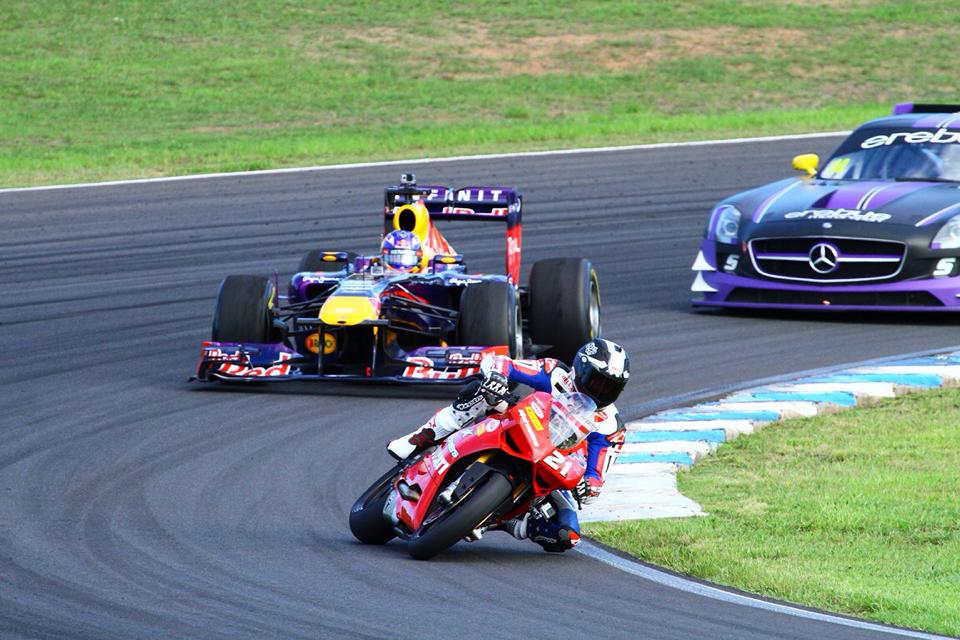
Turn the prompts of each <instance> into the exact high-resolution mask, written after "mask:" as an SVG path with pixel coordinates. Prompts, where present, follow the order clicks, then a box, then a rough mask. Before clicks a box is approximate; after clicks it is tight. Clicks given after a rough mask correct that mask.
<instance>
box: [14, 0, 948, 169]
mask: <svg viewBox="0 0 960 640" xmlns="http://www.w3.org/2000/svg"><path fill="white" fill-rule="evenodd" d="M0 24H3V29H2V30H0V99H2V108H0V147H2V148H3V151H4V153H2V154H0V186H13V185H25V184H37V183H49V182H64V181H75V180H96V179H104V178H116V177H133V176H151V175H164V174H179V173H191V172H203V171H219V170H242V169H260V168H268V167H280V166H294V165H303V164H324V163H334V162H346V161H360V160H371V159H387V158H398V159H402V158H409V157H419V156H423V155H432V156H441V155H453V154H460V153H473V152H488V151H503V150H522V149H546V148H562V147H575V146H585V145H599V144H630V143H639V142H651V141H662V140H682V139H691V138H702V137H724V136H731V135H759V134H769V133H786V132H799V131H814V130H835V129H841V128H847V127H851V126H853V125H855V124H856V123H858V122H859V121H862V120H863V119H866V118H869V117H873V116H876V115H880V114H882V113H885V112H887V111H888V110H889V107H890V104H891V103H892V102H895V101H898V100H903V99H911V98H923V99H926V100H949V99H956V97H957V96H956V90H955V82H954V69H953V66H954V65H953V59H952V57H951V56H949V55H945V53H944V43H949V42H956V41H957V39H958V37H960V12H956V11H954V10H953V4H952V2H950V1H949V0H927V1H925V2H912V3H903V2H877V1H871V0H860V1H857V2H841V3H828V2H799V1H797V2H793V1H776V2H774V1H770V2H759V1H756V0H754V1H748V0H743V1H740V2H733V1H731V0H708V1H705V2H698V3H689V2H680V1H678V0H677V1H664V0H659V1H656V0H654V1H650V2H642V3H637V2H632V1H627V0H580V1H578V2H535V3H517V2H512V1H506V0H504V1H486V2H472V3H461V2H454V1H452V0H449V1H443V0H436V1H434V2H406V3H401V4H397V3H393V2H363V3H351V2H342V1H340V2H323V1H315V0H313V1H308V0H285V1H284V0H269V1H268V0H239V1H238V2H232V3H222V2H214V1H213V0H196V1H192V2H185V1H183V0H157V1H153V2H135V1H133V0H101V1H99V2H90V1H80V2H74V1H66V0H47V1H45V2H33V1H26V0H7V1H6V2H3V3H0Z"/></svg>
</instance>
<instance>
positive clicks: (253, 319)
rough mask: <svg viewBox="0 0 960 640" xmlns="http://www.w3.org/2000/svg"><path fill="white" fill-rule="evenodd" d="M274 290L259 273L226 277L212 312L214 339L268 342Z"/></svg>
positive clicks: (212, 333) (269, 282) (211, 334)
mask: <svg viewBox="0 0 960 640" xmlns="http://www.w3.org/2000/svg"><path fill="white" fill-rule="evenodd" d="M275 296H276V290H275V288H274V286H273V283H272V282H271V281H270V280H268V279H267V278H264V277H262V276H227V277H226V278H224V279H223V282H221V283H220V290H219V291H218V292H217V303H216V306H215V307H214V311H213V330H212V331H211V332H210V337H211V338H212V339H213V340H214V341H215V342H259V343H263V342H269V341H270V330H271V326H272V317H271V313H270V309H271V308H272V306H273V300H274V298H275Z"/></svg>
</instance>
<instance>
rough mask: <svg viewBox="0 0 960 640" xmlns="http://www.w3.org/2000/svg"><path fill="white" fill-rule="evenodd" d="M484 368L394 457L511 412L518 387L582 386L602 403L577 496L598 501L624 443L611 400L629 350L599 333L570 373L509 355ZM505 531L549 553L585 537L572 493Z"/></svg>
mask: <svg viewBox="0 0 960 640" xmlns="http://www.w3.org/2000/svg"><path fill="white" fill-rule="evenodd" d="M480 371H481V373H482V374H483V379H482V380H479V381H473V382H471V383H469V384H467V385H464V387H463V388H462V389H461V390H460V393H459V395H458V396H457V398H456V400H454V402H453V404H451V405H449V406H447V407H444V408H443V409H441V410H440V411H438V412H437V413H436V414H434V416H433V417H432V418H430V420H428V421H427V422H426V424H424V425H423V426H421V427H420V428H419V429H417V430H416V431H414V432H413V433H410V434H408V435H405V436H402V437H400V438H397V439H396V440H393V441H391V442H390V443H389V444H388V445H387V451H388V452H389V453H390V455H392V456H393V457H394V458H396V459H397V460H405V459H407V458H409V457H411V456H414V455H416V454H418V453H420V452H421V451H423V450H425V449H427V448H428V447H431V446H433V445H435V444H437V443H439V442H441V441H442V440H444V439H445V438H446V437H448V436H450V435H451V434H453V433H455V432H456V431H458V430H460V429H461V428H463V427H465V426H467V425H468V424H471V423H472V422H473V421H474V420H476V419H477V418H480V417H483V416H485V415H488V414H491V413H502V412H503V411H506V410H507V408H508V405H507V402H506V401H505V400H504V399H503V398H504V397H505V396H507V395H508V394H509V393H510V391H511V390H512V389H513V388H515V387H516V386H517V385H520V384H523V385H527V386H528V387H531V388H532V389H533V390H535V391H545V392H548V393H554V392H572V391H576V392H580V393H583V394H585V395H587V396H589V397H590V398H591V399H593V401H594V402H595V403H596V405H597V410H596V413H595V414H594V417H593V422H594V427H595V430H594V431H593V432H592V433H591V434H590V435H589V436H587V471H586V473H585V474H584V476H583V479H582V480H581V483H580V485H579V486H578V487H577V489H576V499H577V501H579V502H580V503H581V504H586V503H589V502H591V501H593V500H595V499H596V498H597V497H598V496H599V495H600V491H601V489H602V488H603V482H604V475H605V473H606V471H607V470H608V469H609V468H610V466H612V464H613V462H614V461H615V460H616V457H617V454H619V452H620V449H621V448H622V446H623V442H624V436H625V431H626V429H625V426H624V423H623V419H622V418H621V417H620V415H619V412H618V411H617V408H616V406H615V405H614V404H613V403H614V402H615V401H616V399H617V398H618V397H619V395H620V392H621V391H622V390H623V388H624V386H625V385H626V383H627V380H628V379H629V377H630V361H629V358H628V357H627V353H626V351H625V350H624V349H623V347H621V346H620V345H618V344H616V343H614V342H611V341H609V340H603V339H600V338H597V339H594V340H591V341H590V342H587V343H586V344H584V345H583V346H582V347H580V349H579V350H578V351H577V353H576V355H575V356H574V358H573V370H572V371H571V370H570V368H569V367H567V366H566V365H565V364H563V363H562V362H559V361H557V360H554V359H552V358H544V359H540V360H511V359H510V358H507V357H505V356H488V357H486V358H484V360H483V361H482V362H481V364H480ZM547 505H549V506H547ZM545 507H546V508H545ZM500 529H503V530H506V531H507V532H508V533H511V534H512V535H513V536H514V537H516V538H517V539H520V540H522V539H531V540H533V541H534V542H536V543H538V544H539V545H540V546H542V547H543V548H544V549H545V550H546V551H554V552H562V551H566V550H567V549H571V548H572V547H573V546H574V545H576V544H577V542H578V541H579V539H580V527H579V521H578V518H577V504H576V502H575V501H574V496H571V495H570V493H569V492H567V491H554V492H553V493H552V494H550V497H549V499H548V500H547V502H546V504H545V505H539V506H538V507H535V508H534V509H532V510H531V511H530V512H528V513H527V514H525V515H524V516H523V517H522V518H519V519H516V520H511V521H508V522H506V523H504V524H503V525H501V526H500ZM478 533H479V532H478Z"/></svg>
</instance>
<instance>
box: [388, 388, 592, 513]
mask: <svg viewBox="0 0 960 640" xmlns="http://www.w3.org/2000/svg"><path fill="white" fill-rule="evenodd" d="M550 411H551V395H550V394H549V393H546V392H535V393H533V394H531V395H529V396H527V397H526V398H525V399H524V400H522V401H521V402H520V403H518V404H517V405H516V406H514V407H512V408H511V409H510V410H509V411H508V412H507V413H506V414H501V415H497V416H491V417H489V418H487V419H485V420H482V421H480V422H478V423H477V424H475V425H474V426H472V427H465V428H463V429H461V430H460V431H458V432H456V433H454V434H452V435H450V436H449V437H447V439H446V440H444V441H443V443H441V444H440V445H438V446H437V447H436V448H434V449H433V450H432V451H430V452H427V453H425V454H424V455H423V456H422V457H421V458H420V459H419V461H416V462H414V463H413V464H411V465H410V466H409V467H407V468H406V469H405V470H404V471H403V472H402V473H401V474H400V476H399V477H398V478H397V481H396V484H395V489H396V491H395V494H394V495H395V497H396V501H395V503H393V504H390V505H388V510H389V511H390V513H389V514H388V515H389V516H390V517H391V519H392V520H393V521H394V522H395V523H397V524H402V525H403V527H404V528H405V529H406V530H407V531H414V530H416V529H417V528H419V527H420V526H421V525H422V523H423V522H424V519H425V518H426V517H427V516H428V515H429V511H430V507H431V505H432V503H433V500H434V498H435V497H436V494H437V492H438V491H439V490H440V488H441V487H443V486H445V485H446V484H447V482H446V479H447V477H448V476H449V475H450V472H451V469H453V468H457V470H458V472H461V473H463V472H465V471H467V469H468V467H466V466H464V463H467V464H468V465H469V464H475V463H480V464H482V465H484V466H485V467H486V466H487V464H488V463H489V464H490V465H492V466H491V467H487V469H491V468H492V469H493V470H494V471H496V472H503V473H504V475H506V476H507V478H508V479H509V480H510V481H511V482H513V483H514V486H515V487H516V489H517V490H516V491H515V492H514V501H515V507H516V508H514V509H512V510H511V512H510V513H507V514H504V515H505V517H510V516H512V515H516V514H518V513H521V512H523V511H525V510H526V508H527V505H528V503H529V500H530V499H533V498H536V497H540V496H544V495H547V494H549V493H550V492H551V491H553V490H554V489H557V488H566V489H572V488H574V487H575V486H576V485H577V483H578V482H579V481H580V478H581V477H582V476H583V474H584V472H585V471H586V455H585V451H586V446H585V444H584V443H583V442H580V443H578V444H577V445H576V446H575V447H573V448H571V449H570V450H567V451H565V450H560V449H557V448H556V446H555V445H554V444H553V443H552V442H551V440H550V431H549V426H548V425H549V418H550ZM497 454H506V460H507V464H504V461H505V458H504V457H502V456H500V457H498V456H497ZM483 472H485V471H482V472H481V473H483ZM527 479H529V481H530V482H532V487H530V486H529V485H528V483H527ZM528 488H532V491H527V489H528ZM523 497H526V498H527V499H524V500H521V498H523ZM521 502H522V504H521Z"/></svg>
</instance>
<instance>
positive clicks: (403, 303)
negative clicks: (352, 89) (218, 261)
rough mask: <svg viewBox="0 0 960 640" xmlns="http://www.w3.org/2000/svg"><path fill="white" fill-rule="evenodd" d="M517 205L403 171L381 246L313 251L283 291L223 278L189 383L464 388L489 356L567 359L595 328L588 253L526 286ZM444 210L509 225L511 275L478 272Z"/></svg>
mask: <svg viewBox="0 0 960 640" xmlns="http://www.w3.org/2000/svg"><path fill="white" fill-rule="evenodd" d="M521 204H522V201H521V198H520V193H519V192H518V191H517V190H516V189H514V188H512V187H502V186H471V187H461V188H459V189H450V188H448V187H443V186H418V185H417V184H416V180H415V178H414V176H413V175H412V174H405V175H404V176H403V178H402V180H401V184H399V185H396V186H391V187H387V188H386V189H385V190H384V204H383V214H381V215H382V216H383V235H384V237H385V238H386V240H385V241H384V242H383V246H382V247H381V251H380V253H378V254H374V255H366V256H358V255H356V254H353V253H351V252H348V251H325V250H321V249H314V250H311V251H308V252H307V253H306V254H305V255H304V256H303V258H302V259H301V260H300V266H299V267H298V268H297V271H296V273H294V274H293V276H292V277H291V278H290V280H289V283H288V285H287V288H286V295H279V296H278V295H277V290H278V289H279V282H278V278H277V277H276V276H275V277H274V278H267V277H264V276H260V275H234V276H228V277H227V278H225V279H224V280H223V281H222V282H221V284H220V290H219V292H218V293H217V302H216V306H215V308H214V314H213V330H212V333H211V339H210V340H208V341H206V342H204V343H203V345H202V347H201V353H200V362H199V363H198V365H197V370H196V374H195V376H194V379H196V380H203V381H246V382H250V381H282V380H345V381H360V380H365V381H380V382H434V383H444V382H446V383H458V384H459V383H462V382H463V381H464V379H466V378H470V377H473V376H478V375H479V373H480V361H481V360H482V359H483V357H484V356H486V355H488V354H501V355H509V356H510V357H513V358H522V357H524V355H550V356H554V357H557V358H559V359H561V360H565V361H567V362H569V361H570V359H571V358H572V357H573V354H574V352H575V351H576V350H577V349H578V348H579V346H580V345H581V344H583V343H584V342H586V341H588V340H590V339H591V338H593V337H595V336H597V335H599V334H600V290H599V284H598V281H597V274H596V271H594V269H593V266H592V265H591V264H590V262H589V261H588V260H586V259H583V258H549V259H546V260H539V261H537V262H536V263H535V264H534V265H533V269H532V270H531V272H530V282H529V285H528V286H526V287H521V286H519V280H520V252H521V226H520V214H521ZM440 220H460V221H472V222H486V223H490V222H494V223H500V224H504V223H505V225H506V252H505V253H506V273H505V274H503V275H499V274H482V273H477V272H475V271H470V270H469V269H468V268H467V265H466V263H465V260H464V257H463V256H462V255H461V254H459V253H457V252H456V251H455V250H454V248H453V247H452V246H451V245H450V243H449V242H447V240H446V238H445V237H444V236H443V234H442V233H441V232H440V230H439V228H438V227H437V226H436V224H435V223H436V222H437V221H440ZM392 238H398V239H399V240H398V242H402V243H403V246H402V247H401V246H399V245H390V246H389V247H388V244H389V243H390V242H391V239H392ZM407 258H409V261H402V263H394V262H393V261H394V260H397V259H401V260H406V259H407Z"/></svg>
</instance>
